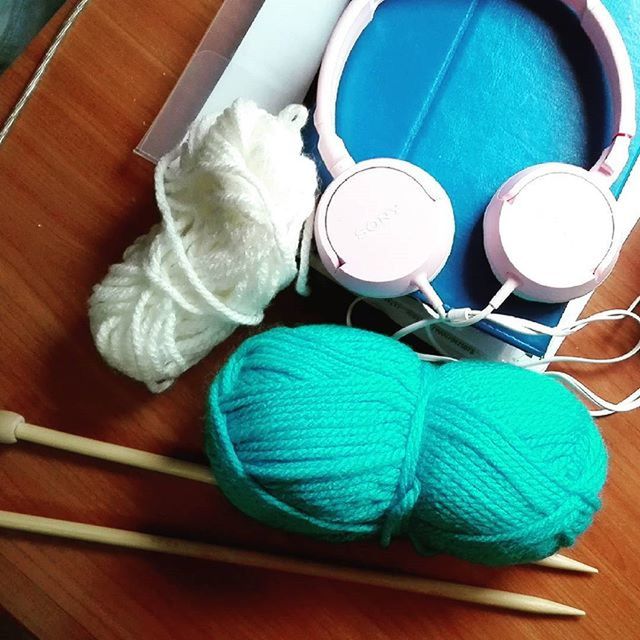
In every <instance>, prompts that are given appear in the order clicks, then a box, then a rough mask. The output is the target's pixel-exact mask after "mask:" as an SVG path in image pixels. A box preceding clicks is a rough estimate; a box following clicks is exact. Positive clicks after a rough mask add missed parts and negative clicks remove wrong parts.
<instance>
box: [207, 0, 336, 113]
mask: <svg viewBox="0 0 640 640" xmlns="http://www.w3.org/2000/svg"><path fill="white" fill-rule="evenodd" d="M347 4H348V0H265V3H264V5H263V6H262V8H261V9H260V11H259V13H258V15H257V16H256V18H255V20H254V22H253V24H252V25H251V28H250V29H249V31H248V32H247V34H246V35H245V37H244V39H243V40H242V42H241V43H240V46H239V47H238V49H237V51H236V53H235V54H234V56H233V58H232V60H231V62H230V63H229V66H228V67H227V69H226V70H225V72H224V74H223V76H222V78H220V81H219V82H218V84H217V85H216V86H215V88H214V90H213V92H212V93H211V95H210V96H209V98H208V100H207V102H206V103H205V105H204V107H203V108H202V110H201V112H200V115H201V116H203V115H214V116H215V115H219V114H220V113H222V111H224V110H225V109H226V108H227V107H228V106H229V105H230V104H232V103H233V102H234V101H235V100H236V99H238V98H247V99H251V100H253V101H255V102H256V103H257V104H258V105H259V106H261V107H262V108H264V109H266V110H267V111H270V112H271V113H278V112H279V111H281V110H282V109H283V108H284V107H286V106H287V105H289V104H291V103H294V102H302V100H303V99H304V97H305V96H306V94H307V92H308V91H309V87H310V86H311V84H312V82H313V79H314V77H315V75H316V74H317V72H318V68H319V66H320V63H321V61H322V56H323V54H324V50H325V48H326V46H327V43H328V41H329V38H330V36H331V33H332V31H333V29H334V27H335V25H336V23H337V21H338V18H339V17H340V15H341V14H342V12H343V11H344V9H345V7H346V6H347Z"/></svg>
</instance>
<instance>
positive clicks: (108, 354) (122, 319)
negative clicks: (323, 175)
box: [89, 101, 317, 392]
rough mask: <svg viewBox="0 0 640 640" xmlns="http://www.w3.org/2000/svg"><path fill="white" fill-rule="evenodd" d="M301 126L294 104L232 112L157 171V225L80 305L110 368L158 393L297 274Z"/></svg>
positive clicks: (197, 130)
mask: <svg viewBox="0 0 640 640" xmlns="http://www.w3.org/2000/svg"><path fill="white" fill-rule="evenodd" d="M307 117H308V113H307V110H306V109H305V108H304V107H302V106H300V105H292V106H290V107H287V108H286V109H284V110H283V111H282V112H281V113H280V114H279V115H278V116H272V115H270V114H268V113H267V112H266V111H263V110H262V109H260V108H258V107H257V106H256V105H255V104H253V103H251V102H246V101H238V102H236V103H235V104H234V105H233V106H232V107H230V108H229V109H227V110H226V111H225V112H224V113H223V114H222V115H221V116H220V117H219V118H217V119H216V120H211V119H203V120H200V121H198V122H196V123H195V124H194V125H193V126H192V127H191V129H190V131H189V133H188V134H187V137H186V139H185V141H184V142H183V143H182V144H181V145H180V146H179V147H178V148H176V149H175V150H174V151H172V152H171V153H169V154H168V155H167V156H165V157H164V158H163V159H162V160H161V161H160V163H159V164H158V167H157V169H156V175H155V190H156V199H157V202H158V208H159V210H160V213H161V216H162V223H161V224H159V225H156V226H155V227H153V228H152V229H151V231H150V232H149V233H148V234H147V235H145V236H143V237H141V238H139V239H138V240H137V241H136V242H135V243H134V244H133V245H132V246H131V247H129V249H127V251H126V252H125V254H124V257H123V262H121V263H119V264H116V265H114V266H112V267H111V269H110V270H109V273H108V275H107V276H106V278H105V279H104V281H103V282H102V283H101V284H99V285H97V286H96V287H95V288H94V292H93V295H92V296H91V300H90V303H89V317H90V320H91V327H92V332H93V335H94V339H95V342H96V346H97V348H98V350H99V351H100V353H101V354H102V356H103V357H104V358H105V360H106V361H107V362H108V363H109V364H110V365H111V366H112V367H114V368H116V369H118V370H119V371H121V372H122V373H125V374H126V375H128V376H130V377H132V378H134V379H136V380H140V381H141V382H144V383H145V384H146V385H147V386H148V387H149V389H151V390H152V391H154V392H161V391H164V390H165V389H167V388H168V387H169V386H171V384H172V383H173V382H174V380H175V379H176V378H177V377H178V376H180V375H181V374H182V373H184V372H185V371H186V370H187V369H189V368H190V367H192V366H193V365H194V364H196V363H197V362H198V361H199V360H201V359H202V358H203V357H204V356H205V355H207V354H208V353H209V352H210V351H211V349H212V348H213V347H215V346H216V345H217V344H219V343H220V342H222V341H223V340H225V339H226V338H227V337H228V336H229V335H230V334H231V333H232V332H233V331H234V330H235V329H236V327H237V326H238V325H257V324H259V323H260V322H262V319H263V317H264V310H265V308H266V307H267V305H268V304H269V303H270V302H271V300H272V299H273V298H274V297H275V295H276V294H277V293H278V292H279V291H281V290H282V289H284V288H285V287H287V286H288V285H289V284H290V283H291V282H292V281H293V280H294V279H295V277H296V275H297V273H298V265H297V262H296V256H297V253H298V249H299V247H300V242H301V231H302V227H303V225H304V224H305V221H306V220H307V219H308V218H309V217H310V216H311V215H312V214H313V210H314V207H315V193H316V189H317V175H316V168H315V165H314V163H313V161H312V160H311V159H309V158H306V157H305V156H304V155H302V136H301V130H302V127H303V126H304V125H305V123H306V121H307ZM302 253H303V254H304V253H306V251H305V249H302ZM302 259H304V260H306V258H305V257H304V255H303V256H302Z"/></svg>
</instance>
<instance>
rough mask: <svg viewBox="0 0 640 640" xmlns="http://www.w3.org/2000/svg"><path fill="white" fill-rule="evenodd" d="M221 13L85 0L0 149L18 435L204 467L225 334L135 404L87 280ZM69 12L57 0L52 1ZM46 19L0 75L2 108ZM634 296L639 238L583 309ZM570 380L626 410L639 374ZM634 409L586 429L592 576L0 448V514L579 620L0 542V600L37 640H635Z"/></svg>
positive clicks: (129, 233)
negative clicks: (109, 357) (297, 518)
mask: <svg viewBox="0 0 640 640" xmlns="http://www.w3.org/2000/svg"><path fill="white" fill-rule="evenodd" d="M219 4H220V2H219V0H136V2H130V1H127V0H93V2H92V3H91V5H90V6H89V8H88V9H87V11H86V12H85V14H84V15H83V16H82V18H81V19H80V21H79V22H78V24H77V25H76V27H75V28H74V30H73V31H72V32H71V33H70V35H69V37H68V40H67V41H66V42H65V44H64V46H63V47H62V49H61V50H60V52H59V54H58V56H57V58H56V59H55V61H54V63H53V64H52V66H51V68H50V72H49V73H48V74H47V76H46V78H45V79H44V81H43V83H42V86H41V88H40V89H39V91H38V93H37V94H36V96H35V97H34V99H33V100H32V102H31V103H30V104H29V106H28V107H27V109H26V111H25V112H24V115H23V117H22V118H21V119H20V121H19V122H18V124H17V125H16V127H15V129H14V130H13V132H12V134H11V135H10V136H9V138H8V140H7V141H6V143H5V145H4V146H3V147H0V211H1V213H2V226H1V228H0V237H1V245H0V365H1V366H0V404H1V405H2V406H3V407H4V408H7V409H11V410H13V411H17V412H20V413H22V414H23V415H25V416H26V417H27V418H28V419H29V420H30V421H31V422H34V423H39V424H43V425H46V426H50V427H52V428H58V429H62V430H67V431H69V432H72V433H77V434H81V435H85V436H88V437H94V438H101V439H104V440H109V441H111V442H115V443H120V444H125V445H129V446H133V447H138V448H141V449H147V450H150V451H154V452H158V453H162V454H167V455H175V456H180V457H182V458H184V459H187V460H194V461H204V459H203V455H202V452H201V429H202V415H203V398H204V394H205V390H206V388H207V384H208V382H209V381H210V380H211V378H212V376H214V374H215V373H216V371H217V370H218V369H219V367H220V366H221V364H222V363H223V362H224V360H225V358H227V357H228V355H229V354H230V353H231V352H232V350H233V349H234V348H235V347H236V346H237V345H239V344H240V342H241V341H242V340H243V339H244V338H245V337H246V336H247V335H248V331H246V330H239V331H238V332H236V334H235V335H234V336H233V337H232V338H231V339H230V340H228V341H227V342H226V343H225V344H224V345H222V346H221V347H219V348H218V349H216V350H215V352H214V353H212V354H211V356H210V357H208V358H207V359H206V360H205V361H203V362H202V363H201V364H200V365H199V366H197V367H195V368H194V369H193V370H192V371H190V372H189V373H188V374H186V375H185V376H184V377H183V378H182V379H181V380H180V381H179V382H178V383H177V384H176V385H175V387H174V388H172V389H171V390H170V391H169V392H167V393H165V394H164V395H161V396H152V395H151V394H150V393H149V392H148V391H147V390H146V389H145V388H144V387H143V386H142V385H139V384H137V383H135V382H132V381H130V380H128V379H126V378H124V377H122V376H120V375H118V374H116V373H114V372H113V371H111V370H110V369H109V368H108V367H107V366H106V365H105V364H104V363H103V362H102V361H101V359H100V357H99V356H98V354H97V353H96V351H95V349H94V347H93V344H92V341H91V336H90V333H89V329H88V323H87V316H86V301H87V298H88V296H89V293H90V291H91V287H92V285H93V284H94V283H96V282H97V281H99V280H100V279H101V278H102V277H103V276H104V274H105V272H106V270H107V268H108V266H109V265H110V264H111V263H112V262H114V261H116V260H118V259H119V258H120V256H121V254H122V252H123V250H124V249H125V248H126V247H127V246H128V245H129V244H130V243H131V242H132V240H133V239H134V238H135V237H136V236H138V235H139V234H141V233H144V232H145V231H146V230H147V229H148V228H149V226H150V225H151V224H152V223H153V222H154V221H155V220H156V219H157V213H156V211H155V207H154V200H153V194H152V188H151V187H152V167H151V166H150V165H149V164H147V163H146V161H144V160H142V159H140V158H137V157H136V156H134V155H133V153H132V149H133V148H134V147H135V146H136V144H137V142H138V141H139V140H140V138H141V137H142V135H143V134H144V132H145V130H146V129H147V127H148V125H149V123H150V122H151V120H152V119H153V117H154V116H155V114H156V113H157V112H158V110H159V108H160V107H161V105H162V104H163V102H164V100H165V99H166V97H167V95H168V94H169V92H170V90H171V88H172V86H173V84H174V83H175V81H176V79H177V76H178V74H179V73H180V71H181V70H182V69H183V67H184V65H185V63H186V62H187V60H188V58H189V56H190V54H191V53H192V51H193V50H194V48H195V46H196V44H197V42H198V40H199V38H200V37H201V35H202V34H203V33H204V30H205V29H206V27H207V25H208V24H209V23H210V21H211V19H212V18H213V16H214V15H215V13H216V11H217V9H218V7H219ZM68 7H69V5H67V6H66V9H67V10H68ZM60 18H61V15H59V16H57V17H56V20H54V22H53V23H52V24H51V25H49V27H47V29H46V30H45V32H44V33H42V34H41V36H40V37H39V38H38V39H37V40H36V42H34V43H33V45H32V46H31V47H30V48H29V50H28V51H27V52H26V54H25V55H24V56H23V57H22V58H21V59H20V60H19V61H18V63H17V64H16V65H15V66H14V67H13V68H12V69H11V70H10V71H9V72H8V73H6V74H5V75H4V76H3V77H2V78H1V79H0V117H4V115H6V114H8V112H9V110H10V108H11V106H12V104H13V102H14V100H15V99H16V97H17V96H18V95H19V93H20V91H21V89H22V87H23V86H24V84H25V83H26V81H27V80H28V78H29V76H30V74H31V72H32V71H33V68H34V66H35V64H36V63H37V61H38V60H39V58H40V56H41V54H42V52H43V51H44V48H45V47H46V45H47V43H48V42H49V40H50V38H51V36H52V34H53V33H54V30H55V28H56V27H57V24H59V22H60ZM639 283H640V234H639V233H636V234H635V237H634V238H633V240H632V241H631V242H629V243H628V245H627V247H626V250H625V252H624V255H623V256H622V260H621V262H620V264H619V266H618V268H617V270H616V273H615V275H614V276H613V277H612V278H611V279H610V281H609V282H608V283H607V284H606V286H605V287H603V289H602V290H601V291H600V292H599V293H598V294H597V295H596V296H595V298H594V300H593V302H592V304H591V306H590V309H591V310H596V309H605V308H610V307H620V306H627V305H628V304H629V303H630V301H631V300H632V298H633V297H634V295H635V293H636V292H637V291H638V289H639V287H638V284H639ZM344 306H345V299H343V298H342V297H340V296H333V295H323V294H322V293H316V295H315V296H313V297H312V298H311V299H309V300H302V299H300V298H298V297H296V296H295V295H294V294H293V293H291V292H286V293H284V294H283V295H281V296H280V297H279V298H278V300H277V302H276V303H275V304H274V305H273V306H272V308H271V309H270V311H269V314H268V320H267V322H266V323H265V325H264V327H262V329H264V328H266V327H269V326H272V325H274V324H278V323H284V324H288V325H292V324H296V323H303V322H327V321H334V322H340V321H341V320H342V318H343V313H344ZM632 338H633V331H632V328H629V330H627V329H626V328H623V329H618V328H612V327H608V328H606V329H592V330H589V331H588V332H587V333H585V334H583V335H582V336H581V337H580V339H579V340H574V341H572V343H571V344H570V345H568V346H567V348H566V351H567V352H571V353H578V352H580V353H583V354H585V353H587V352H588V353H595V354H598V355H600V354H602V355H606V354H612V353H614V352H616V350H619V349H620V348H622V347H626V346H628V345H629V344H631V341H632ZM580 373H581V375H582V377H583V379H585V380H586V381H587V382H589V383H591V384H593V386H595V387H596V388H597V389H598V390H599V391H601V392H603V393H606V394H608V395H610V396H613V397H622V395H623V394H624V393H625V392H627V393H628V392H630V391H631V390H632V389H633V388H634V387H635V386H637V380H638V378H639V377H640V376H639V375H638V374H639V373H640V366H639V365H638V361H635V362H632V363H628V364H627V365H625V366H620V367H616V368H613V369H611V370H610V371H609V370H607V371H606V372H602V371H598V372H593V373H591V372H589V371H585V369H584V368H582V369H580ZM639 426H640V413H636V414H631V415H626V416H618V417H615V418H611V419H608V420H606V421H604V422H603V423H602V430H603V433H604V435H605V438H606V440H607V442H608V444H609V446H610V450H611V476H610V480H609V483H608V486H607V489H606V492H605V496H604V509H603V511H602V513H601V514H600V515H599V516H598V518H597V522H596V524H595V526H594V527H593V528H592V530H591V531H590V532H589V533H588V535H586V536H585V537H584V539H583V540H582V541H581V542H580V544H579V546H578V548H577V549H576V550H575V551H573V552H572V553H573V555H574V556H575V557H577V558H579V559H581V560H583V561H585V562H588V563H590V564H595V565H596V566H598V567H599V568H600V570H601V574H600V575H598V576H595V577H581V576H576V575H566V574H562V573H554V572H552V571H545V570H542V569H535V568H530V567H525V568H515V569H508V570H499V571H498V570H489V569H483V568H479V567H474V566H470V565H467V564H465V563H462V562H458V561H454V560H451V559H448V558H437V559H424V558H419V557H418V556H416V555H415V554H414V553H413V551H412V550H411V548H410V546H409V545H408V544H406V543H404V542H397V543H394V544H393V546H392V548H391V549H389V550H382V549H380V548H379V547H378V546H377V545H376V544H375V543H370V544H352V545H341V546H335V545H329V544H321V543H317V542H313V541H309V540H304V539H302V538H298V537H295V536H290V535H286V534H284V533H280V532H277V531H271V530H268V529H267V528H265V527H262V526H259V525H256V524H254V523H253V522H251V521H249V520H248V519H247V518H245V517H243V516H242V515H240V514H239V513H237V512H236V511H235V510H234V509H233V508H232V507H231V506H230V505H228V504H227V503H226V501H225V500H224V499H223V498H222V497H221V496H220V494H219V493H218V492H217V491H216V490H215V489H213V488H210V487H207V486H204V485H203V486H200V485H199V484H196V483H192V482H188V481H181V480H175V479H170V478H163V477H158V476H155V475H152V474H150V473H145V472H136V471H133V470H126V469H122V468H119V467H116V466H113V465H109V464H101V463H96V462H92V461H86V460H82V459H79V458H77V457H74V456H72V455H64V454H57V453H52V452H51V451H47V450H42V449H39V448H37V447H35V446H31V445H27V444H24V445H17V446H14V447H6V448H5V449H3V450H0V509H6V510H13V511H20V512H26V513H33V514H37V515H42V516H49V517H55V518H65V519H71V520H79V521H83V522H88V523H93V524H102V525H106V526H112V527H122V528H129V529H136V530H140V531H147V532H151V533H159V534H163V535H170V536H179V537H185V538H189V539H193V540H202V541H214V542H219V543H223V544H233V545H237V546H242V547H247V548H255V549H260V550H268V551H273V552H283V553H288V554H293V555H299V556H305V557H312V558H314V559H325V560H331V561H335V562H346V563H351V564H354V565H360V566H367V567H374V568H375V567H381V568H386V569H402V570H406V571H409V572H412V573H416V574H420V575H425V576H430V577H437V578H445V579H451V580H459V581H465V582H469V583H473V584H478V585H485V586H491V587H496V588H502V589H508V590H512V591H520V592H523V593H530V594H534V595H540V596H543V597H547V598H551V599H554V600H558V601H561V602H565V603H567V604H572V605H575V606H578V607H581V608H584V609H586V610H587V612H588V614H589V615H588V617H587V618H586V619H584V620H581V621H575V620H553V619H542V618H538V617H532V616H524V615H513V614H506V613H501V612H495V611H488V610H485V609H482V608H479V607H470V606H465V605H460V604H455V603H449V602H445V601H437V600H432V599H428V598H423V597H419V596H413V595H405V594H397V593H391V592H389V591H385V590H381V589H374V588H361V587H354V586H349V585H345V584H339V583H334V582H331V581H324V580H311V579H304V578H296V577H292V576H284V575H279V574H276V573H268V572H260V571H253V570H241V569H237V568H229V567H225V566H219V565H216V564H203V563H198V562H194V561H189V560H184V559H175V558H159V557H152V556H148V555H144V554H141V553H133V552H124V551H116V550H106V549H102V548H97V547H92V546H89V545H81V544H73V543H68V542H54V541H48V540H44V539H41V538H35V537H34V538H26V537H23V536H19V535H9V534H0V607H3V608H4V609H6V611H7V612H8V613H9V614H10V615H11V616H13V617H14V618H15V619H16V620H18V621H19V622H20V624H22V625H24V627H25V628H26V629H28V630H29V631H30V632H32V633H33V634H34V635H36V636H37V637H38V638H43V639H46V640H61V639H64V640H84V639H87V638H99V639H101V640H120V639H123V640H124V639H130V640H144V639H147V638H153V639H154V640H165V639H166V640H169V639H171V640H182V639H185V640H186V639H191V638H194V639H196V638H197V639H198V640H201V639H202V638H207V639H218V638H220V639H223V638H224V639H225V640H235V639H238V640H241V639H242V640H244V639H251V640H283V639H288V638H291V639H296V640H298V639H299V638H308V639H309V640H311V639H313V640H316V639H318V640H320V639H329V638H331V639H334V638H335V639H338V638H340V639H345V640H346V639H349V640H357V639H358V640H359V639H362V640H365V639H366V640H383V639H392V638H393V639H399V638H408V639H414V638H415V639H418V638H421V639H422V638H425V639H426V638H429V639H430V640H441V639H442V640H452V639H455V638H465V639H478V640H479V639H486V638H492V639H494V638H495V639H501V640H502V639H510V638H518V639H523V638H524V639H541V638H543V639H545V640H553V639H556V638H557V639H560V638H562V639H566V638H571V639H574V638H580V639H581V638H589V639H599V640H602V639H606V638H616V639H617V640H623V639H633V638H638V637H640V612H639V610H638V609H639V598H640V587H639V585H640V556H639V554H638V553H637V549H638V547H639V546H640V544H639V543H640V534H639V530H638V522H640V449H639V446H638V443H639V442H640V433H639V430H638V427H639Z"/></svg>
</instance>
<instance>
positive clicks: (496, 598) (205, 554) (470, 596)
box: [0, 511, 586, 616]
mask: <svg viewBox="0 0 640 640" xmlns="http://www.w3.org/2000/svg"><path fill="white" fill-rule="evenodd" d="M0 529H8V530H12V531H21V532H24V533H35V534H41V535H45V536H52V537H56V538H66V539H70V540H80V541H83V542H93V543H98V544H104V545H110V546H115V547H124V548H127V549H137V550H141V551H153V552H157V553H167V554H172V555H177V556H184V557H188V558H197V559H200V560H210V561H213V562H221V563H225V564H230V565H236V566H243V567H252V568H256V569H265V570H268V571H281V572H284V573H293V574H298V575H304V576H311V577H316V578H328V579H332V580H340V581H343V582H352V583H357V584H364V585H370V586H376V587H385V588H388V589H393V590H396V591H410V592H413V593H421V594H423V595H428V596H435V597H438V598H447V599H449V600H458V601H461V602H472V603H474V604H480V605H485V606H488V607H496V608H501V609H510V610H513V611H524V612H527V613H538V614H544V615H557V616H584V615H586V614H585V612H584V611H582V610H580V609H575V608H573V607H569V606H567V605H564V604H560V603H558V602H553V601H551V600H545V599H543V598H537V597H535V596H529V595H524V594H518V593H511V592H508V591H499V590H496V589H485V588H482V587H474V586H469V585H464V584H458V583H453V582H444V581H441V580H430V579H427V578H419V577H416V576H408V575H401V574H391V573H383V572H379V571H371V570H365V569H353V568H348V567H340V566H331V565H326V564H321V563H317V562H309V561H305V560H297V559H294V558H284V557H281V556H276V555H271V554H268V553H260V552H256V551H245V550H242V549H234V548H232V547H221V546H217V545H212V544H204V543H201V542H190V541H187V540H179V539H176V538H165V537H160V536H154V535H148V534H144V533H138V532H134V531H123V530H121V529H110V528H107V527H97V526H94V525H88V524H81V523H78V522H68V521H65V520H54V519H51V518H42V517H39V516H32V515H27V514H21V513H12V512H9V511H0Z"/></svg>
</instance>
